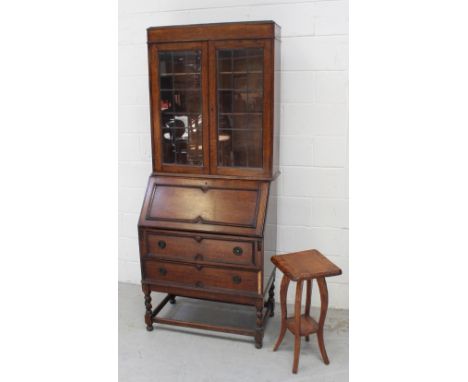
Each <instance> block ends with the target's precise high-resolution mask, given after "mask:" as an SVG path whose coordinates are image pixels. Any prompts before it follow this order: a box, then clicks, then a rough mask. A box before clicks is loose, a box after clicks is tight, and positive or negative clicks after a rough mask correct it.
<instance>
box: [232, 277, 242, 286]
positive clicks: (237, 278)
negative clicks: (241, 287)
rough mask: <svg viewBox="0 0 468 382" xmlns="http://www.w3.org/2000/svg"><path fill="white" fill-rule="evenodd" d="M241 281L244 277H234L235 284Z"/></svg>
mask: <svg viewBox="0 0 468 382" xmlns="http://www.w3.org/2000/svg"><path fill="white" fill-rule="evenodd" d="M241 281H242V279H241V278H240V276H234V277H233V278H232V282H233V283H234V284H240V283H241Z"/></svg>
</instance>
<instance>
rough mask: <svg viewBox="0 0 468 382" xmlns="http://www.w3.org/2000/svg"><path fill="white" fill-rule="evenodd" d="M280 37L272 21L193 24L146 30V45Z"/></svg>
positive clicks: (278, 28) (278, 29)
mask: <svg viewBox="0 0 468 382" xmlns="http://www.w3.org/2000/svg"><path fill="white" fill-rule="evenodd" d="M275 37H276V38H279V37H280V27H279V26H278V25H276V24H275V23H274V22H273V21H252V22H239V23H218V24H194V25H178V26H166V27H152V28H148V43H158V42H173V41H210V40H211V41H213V40H239V39H252V40H256V39H271V38H275Z"/></svg>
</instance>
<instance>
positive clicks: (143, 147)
mask: <svg viewBox="0 0 468 382" xmlns="http://www.w3.org/2000/svg"><path fill="white" fill-rule="evenodd" d="M139 138H140V139H139V141H140V142H139V151H140V154H141V158H142V160H144V161H148V162H151V160H152V159H151V134H149V133H146V134H140V136H139Z"/></svg>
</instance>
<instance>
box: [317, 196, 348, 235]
mask: <svg viewBox="0 0 468 382" xmlns="http://www.w3.org/2000/svg"><path fill="white" fill-rule="evenodd" d="M309 208H310V211H311V212H310V221H309V222H308V225H310V226H311V227H335V228H348V227H349V202H348V200H347V199H323V198H320V199H310V206H309Z"/></svg>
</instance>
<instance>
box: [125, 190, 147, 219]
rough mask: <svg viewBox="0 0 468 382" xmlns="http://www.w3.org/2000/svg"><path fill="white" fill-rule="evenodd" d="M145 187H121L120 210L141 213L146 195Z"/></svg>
mask: <svg viewBox="0 0 468 382" xmlns="http://www.w3.org/2000/svg"><path fill="white" fill-rule="evenodd" d="M145 191H146V190H145V189H144V188H125V187H119V211H120V212H126V213H134V214H136V213H140V209H141V206H142V204H143V197H144V196H145Z"/></svg>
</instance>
